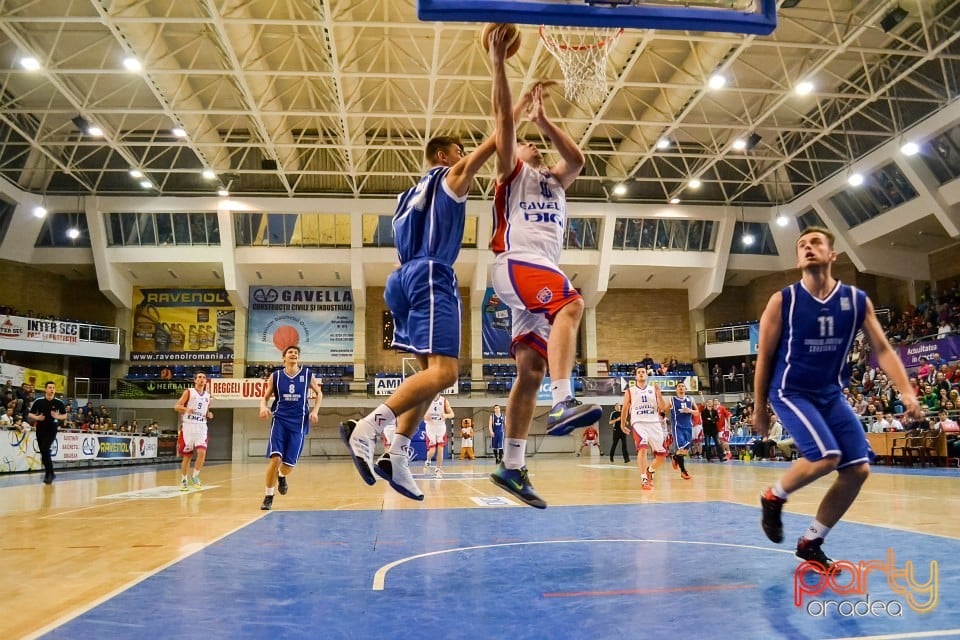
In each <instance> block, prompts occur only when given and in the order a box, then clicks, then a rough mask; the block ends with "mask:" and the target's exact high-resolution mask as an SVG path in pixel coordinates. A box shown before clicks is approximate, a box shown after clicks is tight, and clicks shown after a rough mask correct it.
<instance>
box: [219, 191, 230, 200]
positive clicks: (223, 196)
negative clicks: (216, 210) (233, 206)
mask: <svg viewBox="0 0 960 640" xmlns="http://www.w3.org/2000/svg"><path fill="white" fill-rule="evenodd" d="M217 195H218V196H220V197H221V198H226V197H227V196H229V195H230V192H229V191H228V190H227V189H219V190H218V191H217Z"/></svg>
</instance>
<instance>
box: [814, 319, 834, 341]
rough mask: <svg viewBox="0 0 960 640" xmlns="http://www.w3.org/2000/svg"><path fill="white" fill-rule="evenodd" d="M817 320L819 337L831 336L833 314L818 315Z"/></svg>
mask: <svg viewBox="0 0 960 640" xmlns="http://www.w3.org/2000/svg"><path fill="white" fill-rule="evenodd" d="M817 322H819V323H820V337H821V338H832V337H833V316H818V317H817Z"/></svg>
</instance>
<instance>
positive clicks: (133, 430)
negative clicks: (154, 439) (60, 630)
mask: <svg viewBox="0 0 960 640" xmlns="http://www.w3.org/2000/svg"><path fill="white" fill-rule="evenodd" d="M130 433H140V426H139V425H138V424H137V421H136V420H134V421H133V422H131V423H130Z"/></svg>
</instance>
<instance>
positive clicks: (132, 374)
mask: <svg viewBox="0 0 960 640" xmlns="http://www.w3.org/2000/svg"><path fill="white" fill-rule="evenodd" d="M197 373H205V374H207V377H210V378H219V377H220V365H214V366H206V367H204V366H188V365H181V364H178V365H172V366H166V365H163V366H160V365H156V366H154V365H136V364H135V365H130V369H129V370H128V371H127V375H126V379H127V380H192V379H193V377H194V376H195V375H196V374H197Z"/></svg>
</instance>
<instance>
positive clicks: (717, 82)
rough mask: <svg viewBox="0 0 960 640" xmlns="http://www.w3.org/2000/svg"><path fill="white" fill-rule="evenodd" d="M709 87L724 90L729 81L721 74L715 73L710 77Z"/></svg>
mask: <svg viewBox="0 0 960 640" xmlns="http://www.w3.org/2000/svg"><path fill="white" fill-rule="evenodd" d="M707 85H708V86H709V87H710V88H711V89H723V88H724V87H725V86H727V79H726V78H725V77H723V76H722V75H720V74H719V73H715V74H713V75H712V76H710V80H708V81H707Z"/></svg>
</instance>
